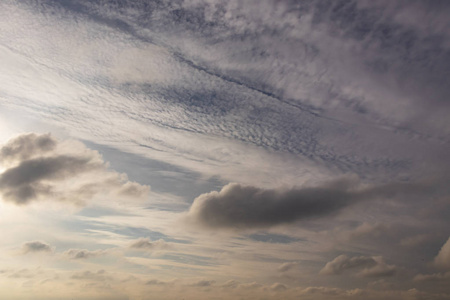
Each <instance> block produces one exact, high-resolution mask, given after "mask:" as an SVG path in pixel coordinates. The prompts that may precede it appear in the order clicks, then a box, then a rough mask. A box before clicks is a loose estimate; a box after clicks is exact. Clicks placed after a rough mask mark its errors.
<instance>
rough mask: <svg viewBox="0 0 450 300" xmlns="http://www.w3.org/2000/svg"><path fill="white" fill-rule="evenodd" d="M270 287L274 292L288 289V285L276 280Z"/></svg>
mask: <svg viewBox="0 0 450 300" xmlns="http://www.w3.org/2000/svg"><path fill="white" fill-rule="evenodd" d="M270 289H271V290H272V291H275V292H283V291H285V290H287V289H288V287H287V286H286V285H284V284H282V283H279V282H276V283H274V284H272V285H271V286H270Z"/></svg>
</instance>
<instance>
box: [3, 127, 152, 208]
mask: <svg viewBox="0 0 450 300" xmlns="http://www.w3.org/2000/svg"><path fill="white" fill-rule="evenodd" d="M0 164H1V166H2V167H4V168H6V169H5V170H4V172H3V173H1V174H0V195H1V197H2V198H3V199H4V200H5V201H9V202H13V203H15V204H18V205H25V204H29V203H31V202H33V201H36V200H42V199H50V200H57V201H68V202H72V203H76V204H84V203H85V202H87V201H89V200H91V199H92V198H93V197H95V196H96V195H98V194H104V195H107V196H109V197H112V196H116V197H134V198H135V197H138V198H139V197H144V196H145V195H147V193H148V191H149V187H148V186H143V185H140V184H138V183H135V182H130V181H128V179H127V177H126V175H125V174H119V173H117V172H114V171H112V170H109V169H108V164H107V163H106V162H104V161H103V158H102V156H101V155H100V154H99V153H98V152H97V151H94V150H91V149H88V148H87V147H86V146H84V144H82V143H80V142H77V141H63V142H61V141H58V140H56V139H55V138H53V137H52V136H51V135H50V134H43V135H38V134H35V133H29V134H23V135H20V136H18V137H16V138H13V139H11V140H10V141H8V142H7V143H6V145H4V146H3V147H1V149H0Z"/></svg>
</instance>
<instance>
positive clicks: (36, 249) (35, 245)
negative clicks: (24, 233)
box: [22, 241, 53, 254]
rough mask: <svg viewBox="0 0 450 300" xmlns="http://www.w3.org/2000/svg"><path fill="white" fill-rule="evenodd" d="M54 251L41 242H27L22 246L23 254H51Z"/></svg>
mask: <svg viewBox="0 0 450 300" xmlns="http://www.w3.org/2000/svg"><path fill="white" fill-rule="evenodd" d="M52 251H53V249H52V247H51V246H50V245H48V244H46V243H44V242H40V241H33V242H27V243H25V244H23V245H22V253H23V254H28V253H50V252H52Z"/></svg>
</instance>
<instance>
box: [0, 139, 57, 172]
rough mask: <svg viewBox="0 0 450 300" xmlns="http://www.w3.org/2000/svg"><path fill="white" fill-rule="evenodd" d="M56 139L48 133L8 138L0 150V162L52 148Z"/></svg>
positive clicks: (33, 154)
mask: <svg viewBox="0 0 450 300" xmlns="http://www.w3.org/2000/svg"><path fill="white" fill-rule="evenodd" d="M55 147H56V141H55V140H54V139H53V138H52V137H51V136H50V134H42V135H37V134H35V133H28V134H23V135H21V136H18V137H16V138H15V139H13V140H10V141H9V142H8V143H7V144H6V145H4V146H3V147H2V148H1V150H0V164H2V165H5V164H6V165H8V164H10V163H14V162H16V161H23V160H27V159H29V158H32V157H35V156H37V155H41V154H44V153H46V152H49V151H52V150H54V149H55Z"/></svg>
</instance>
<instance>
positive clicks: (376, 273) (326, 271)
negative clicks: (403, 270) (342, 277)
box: [320, 255, 397, 277]
mask: <svg viewBox="0 0 450 300" xmlns="http://www.w3.org/2000/svg"><path fill="white" fill-rule="evenodd" d="M350 269H363V270H362V271H360V272H359V273H358V275H359V276H362V277H384V276H392V275H394V274H395V272H396V271H397V267H395V266H393V265H387V264H386V263H385V262H384V260H383V259H382V258H381V257H379V256H375V257H368V256H358V257H352V258H349V257H348V256H346V255H340V256H338V257H336V258H335V259H334V260H332V261H330V262H328V263H327V264H326V265H325V267H324V268H323V269H322V270H320V274H322V275H338V274H341V273H343V272H344V271H346V270H350Z"/></svg>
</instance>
